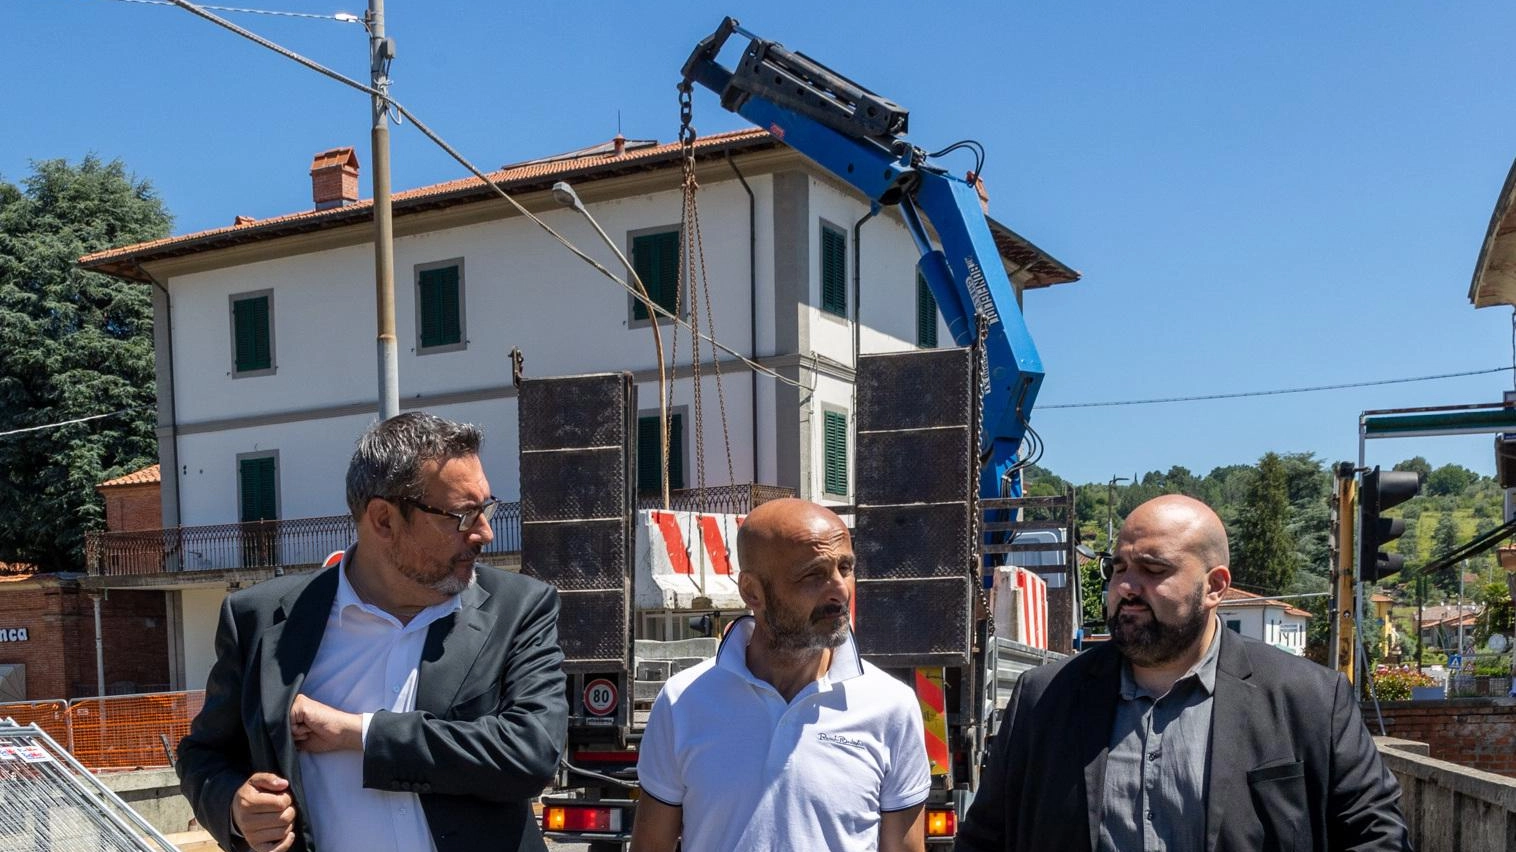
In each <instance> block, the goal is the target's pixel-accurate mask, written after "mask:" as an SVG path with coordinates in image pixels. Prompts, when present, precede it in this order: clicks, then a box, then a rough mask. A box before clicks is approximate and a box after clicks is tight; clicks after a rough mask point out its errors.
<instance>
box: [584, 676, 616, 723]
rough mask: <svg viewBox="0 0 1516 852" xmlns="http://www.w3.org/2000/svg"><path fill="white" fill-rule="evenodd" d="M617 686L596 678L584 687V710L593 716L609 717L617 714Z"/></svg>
mask: <svg viewBox="0 0 1516 852" xmlns="http://www.w3.org/2000/svg"><path fill="white" fill-rule="evenodd" d="M616 703H617V695H616V684H614V683H612V682H611V681H609V680H606V679H605V678H603V677H602V678H596V679H594V680H592V681H590V682H589V683H587V684H585V685H584V710H585V712H586V713H589V714H590V715H592V716H609V715H611V714H612V713H614V712H616Z"/></svg>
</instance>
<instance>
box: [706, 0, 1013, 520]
mask: <svg viewBox="0 0 1516 852" xmlns="http://www.w3.org/2000/svg"><path fill="white" fill-rule="evenodd" d="M734 33H736V34H738V35H741V36H743V37H745V38H748V39H749V40H750V41H751V43H750V44H749V45H748V48H747V50H746V51H744V52H743V55H742V60H741V62H740V63H739V64H738V66H737V68H736V70H730V69H727V68H725V67H723V66H722V65H721V64H720V63H719V62H718V61H717V58H716V57H717V54H719V53H720V52H721V49H722V47H723V46H724V45H725V44H726V41H727V39H728V38H730V37H731V36H732V34H734ZM683 73H684V82H683V83H682V84H681V88H682V89H684V90H686V91H688V89H689V88H690V86H691V84H692V83H699V84H700V85H702V86H704V87H706V88H707V89H710V90H711V91H713V92H715V93H717V94H718V95H720V96H721V105H722V106H723V107H725V108H727V109H728V110H731V111H733V112H736V113H737V114H739V115H741V116H742V117H744V118H746V119H747V120H748V121H751V122H752V123H754V124H756V125H758V126H759V127H762V128H764V129H766V130H768V131H769V132H770V133H772V134H773V135H774V136H775V137H777V138H778V139H780V140H782V141H783V142H784V143H785V144H787V145H789V146H790V147H792V148H794V149H795V150H797V151H799V152H800V153H802V154H804V155H805V156H807V157H809V158H810V159H811V160H813V161H815V162H816V164H817V165H819V166H821V167H822V168H824V169H826V170H827V171H829V172H831V173H832V174H834V175H836V176H837V177H838V178H839V179H841V180H844V181H846V182H847V183H849V184H851V185H852V186H853V187H854V188H856V189H857V190H858V191H859V192H862V193H863V194H864V195H865V196H867V197H868V198H869V199H870V200H871V202H872V203H873V206H874V209H876V210H878V209H879V208H881V207H884V206H890V205H894V206H898V207H899V209H900V214H901V216H902V218H904V220H905V224H906V227H907V229H909V231H910V232H911V236H912V238H913V239H914V240H915V241H916V246H917V248H918V249H919V250H920V251H921V260H920V261H919V263H918V264H917V268H918V269H919V270H920V271H921V274H922V276H923V277H924V278H925V279H926V281H927V284H928V286H930V287H931V289H932V294H933V295H934V296H935V297H936V299H937V306H938V308H939V309H940V310H941V311H942V316H943V319H944V320H946V322H947V327H948V330H949V332H950V333H951V334H952V336H953V340H954V341H955V342H956V343H958V344H959V345H960V346H966V345H969V344H970V343H972V342H973V340H974V335H975V332H976V318H978V317H982V318H983V319H984V321H985V324H986V338H985V342H984V347H985V359H986V362H987V364H986V366H987V369H986V371H985V376H986V387H985V388H984V389H983V390H984V432H983V436H982V440H981V445H980V446H981V462H982V465H983V466H982V468H981V471H980V479H979V493H980V495H981V496H984V497H1002V496H1019V494H1020V490H1021V489H1020V478H1019V477H1015V476H1011V474H1012V472H1013V471H1014V469H1015V465H1016V461H1017V457H1018V453H1019V452H1020V448H1021V443H1022V440H1023V438H1025V436H1026V434H1027V429H1028V420H1029V418H1030V416H1031V412H1032V406H1033V405H1034V404H1035V403H1036V400H1037V391H1038V389H1039V388H1040V387H1041V385H1042V376H1043V372H1042V361H1041V359H1040V358H1039V357H1038V356H1037V347H1036V345H1035V344H1033V342H1032V338H1031V335H1030V334H1028V333H1027V328H1026V322H1025V320H1024V319H1023V317H1022V315H1021V308H1020V306H1019V305H1018V304H1017V302H1016V291H1015V288H1014V287H1013V286H1012V284H1011V280H1010V277H1009V276H1008V275H1007V274H1006V272H1005V267H1004V264H1002V263H1001V260H1000V255H999V252H998V251H997V250H996V248H995V241H994V238H993V237H992V236H991V234H990V228H989V223H988V221H987V220H986V218H985V215H984V212H983V210H982V209H981V207H980V199H979V195H978V192H977V191H976V189H975V187H974V186H973V185H971V184H970V183H969V182H968V181H967V180H965V179H962V178H958V177H954V176H953V175H952V174H950V173H949V172H948V170H947V169H945V168H943V167H942V166H940V165H937V164H936V163H934V162H933V161H932V158H931V157H930V156H928V155H927V153H926V152H925V151H924V150H923V149H921V148H918V147H916V146H915V145H913V144H911V142H910V141H909V140H907V139H906V137H905V133H906V130H907V125H908V123H909V113H908V112H907V111H906V110H905V109H903V108H901V107H900V106H899V105H897V104H895V103H893V102H891V101H889V100H888V99H886V98H882V97H880V96H878V95H876V94H874V93H873V92H870V91H868V90H867V89H865V88H863V87H861V86H859V85H858V84H856V83H854V82H853V81H851V80H849V79H847V78H846V77H843V76H842V75H840V74H837V73H836V72H834V71H832V70H830V69H828V68H827V67H826V66H824V65H822V64H820V63H818V62H816V61H815V60H812V59H810V58H809V57H806V56H805V55H803V54H799V53H794V52H792V51H789V50H786V49H785V48H784V47H783V46H781V45H779V44H777V43H775V42H772V41H766V40H764V39H761V38H758V37H757V36H755V35H753V34H752V33H750V32H748V31H746V30H744V29H742V28H741V27H740V26H739V25H738V23H737V21H736V20H734V19H732V18H726V19H725V20H723V21H722V22H721V26H720V27H718V28H717V29H716V31H715V32H714V33H712V34H711V35H710V36H709V37H708V38H706V39H704V40H703V41H701V42H700V44H698V45H696V47H695V50H694V52H693V53H691V54H690V58H689V60H688V61H686V62H685V64H684V72H683ZM928 222H929V223H930V224H931V226H932V228H933V229H934V230H935V231H936V235H937V239H938V242H939V243H940V244H941V246H942V248H941V249H940V250H939V249H936V248H934V247H933V245H932V241H931V237H930V234H929V233H928V231H927V223H928Z"/></svg>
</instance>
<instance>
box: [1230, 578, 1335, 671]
mask: <svg viewBox="0 0 1516 852" xmlns="http://www.w3.org/2000/svg"><path fill="white" fill-rule="evenodd" d="M1216 613H1217V615H1219V616H1220V618H1221V623H1222V624H1223V625H1224V626H1226V627H1227V628H1229V629H1231V630H1235V631H1237V632H1238V633H1241V634H1242V635H1243V636H1250V637H1252V638H1254V639H1258V640H1260V641H1263V642H1267V643H1269V644H1270V645H1273V646H1275V647H1277V648H1281V649H1284V650H1287V651H1289V652H1290V653H1292V654H1295V655H1296V656H1305V637H1306V628H1307V626H1308V625H1309V623H1310V620H1311V614H1310V613H1309V612H1306V611H1305V610H1303V609H1299V608H1296V607H1293V606H1290V605H1289V604H1287V603H1285V602H1283V601H1276V600H1272V599H1270V598H1265V597H1263V596H1261V595H1255V594H1253V593H1252V592H1244V591H1243V590H1241V589H1238V588H1229V589H1227V591H1226V597H1224V598H1223V599H1222V601H1221V605H1220V606H1218V607H1217V608H1216Z"/></svg>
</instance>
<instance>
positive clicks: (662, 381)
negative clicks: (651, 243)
mask: <svg viewBox="0 0 1516 852" xmlns="http://www.w3.org/2000/svg"><path fill="white" fill-rule="evenodd" d="M553 200H555V201H557V202H558V203H559V204H561V205H563V206H564V207H571V208H573V209H574V210H577V211H578V212H579V215H581V216H583V217H584V218H585V220H586V221H588V222H589V223H590V226H591V227H593V228H594V229H595V233H597V234H599V235H600V239H601V240H602V241H604V243H605V244H606V245H607V246H609V247H610V249H611V251H613V252H615V254H616V259H617V260H619V261H621V265H622V266H624V267H626V274H627V278H628V279H629V280H630V281H631V283H632V285H633V286H635V287H636V288H637V295H638V297H639V298H641V299H642V301H643V304H644V305H645V306H646V307H647V317H648V320H649V324H650V325H652V327H653V348H654V349H657V350H658V459H659V468H658V483H659V487H660V488H661V489H662V492H663V508H665V509H667V508H669V477H668V463H667V459H668V452H669V411H668V404H669V402H668V399H669V397H668V376H667V374H666V373H665V371H664V367H663V333H662V332H661V331H659V329H658V311H657V310H655V308H654V302H653V300H652V298H651V297H649V296H648V293H647V287H646V286H644V285H643V283H642V276H640V275H638V274H637V270H636V269H634V268H633V267H632V262H631V261H629V260H627V259H626V255H625V254H623V253H622V252H621V248H620V247H619V246H617V245H616V243H615V241H614V240H612V239H611V238H610V235H609V234H607V233H606V232H605V229H604V228H602V227H600V223H599V222H597V221H595V217H594V216H591V215H590V211H589V210H587V209H586V208H585V206H584V202H583V201H581V200H580V198H579V193H577V192H575V191H574V188H573V187H572V186H570V185H569V184H568V182H566V181H561V180H560V181H558V182H557V183H555V184H553Z"/></svg>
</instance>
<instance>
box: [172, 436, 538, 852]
mask: <svg viewBox="0 0 1516 852" xmlns="http://www.w3.org/2000/svg"><path fill="white" fill-rule="evenodd" d="M480 440H481V436H480V433H479V431H478V430H477V429H475V428H474V427H472V426H467V425H460V424H456V423H451V422H448V421H446V420H442V419H441V418H438V417H434V416H431V415H427V414H421V413H409V414H402V415H400V416H398V417H394V418H391V419H389V420H387V421H384V422H383V423H380V424H378V425H376V426H375V427H373V428H372V429H370V430H369V431H368V432H367V433H366V434H364V436H363V437H362V438H360V439H359V441H358V448H357V451H356V452H355V453H354V455H353V459H352V461H351V463H350V464H349V467H348V473H347V500H348V506H349V508H350V509H351V511H352V513H353V517H354V519H355V520H356V522H357V529H358V541H357V544H356V545H354V546H353V548H351V549H350V550H348V551H347V553H346V555H345V556H344V557H343V559H342V563H341V564H340V565H338V566H336V567H334V568H329V569H326V570H324V571H321V572H319V573H316V574H305V575H301V576H289V577H283V578H278V579H274V580H270V581H268V582H265V583H260V584H258V585H256V586H254V587H252V588H250V589H246V590H244V591H241V592H237V593H235V594H233V595H231V596H230V597H228V598H227V600H226V602H225V604H224V605H223V606H222V608H221V622H220V625H219V627H218V629H217V633H216V654H217V659H216V663H215V665H214V666H213V668H212V669H211V673H210V678H209V682H208V684H207V685H206V693H205V706H204V709H202V710H201V712H200V714H199V715H198V716H197V717H196V718H195V721H194V725H193V727H192V728H191V730H190V734H189V736H187V737H185V738H184V740H183V741H182V742H181V743H180V744H179V762H178V765H177V768H178V771H179V777H180V779H181V782H182V789H183V792H184V795H185V797H186V798H188V799H189V801H190V804H191V806H192V807H193V808H194V811H195V816H196V817H197V818H198V819H199V820H200V823H201V825H203V826H205V828H206V829H207V830H208V831H210V833H211V834H212V836H214V837H215V838H216V841H217V842H218V843H220V844H221V846H222V848H223V849H228V850H247V849H252V850H256V852H285V850H289V849H295V850H305V849H318V848H319V849H320V850H321V852H348V850H352V852H387V850H393V852H413V850H418V849H419V850H422V852H425V850H427V849H435V850H438V852H465V851H466V852H475V850H511V852H515V850H545V849H546V846H545V844H544V843H543V840H542V836H541V833H540V831H539V830H538V828H537V826H536V823H535V821H534V819H533V817H532V811H531V807H530V800H531V799H532V798H533V797H535V796H536V795H537V794H538V793H539V792H541V790H542V788H543V786H544V785H545V784H546V783H547V782H548V781H549V780H550V779H551V777H552V775H553V773H554V771H555V769H556V767H557V762H558V758H559V754H560V752H561V750H562V748H563V742H564V737H565V733H566V727H567V714H568V708H567V704H566V700H565V694H564V676H563V672H562V659H563V655H562V652H561V651H560V650H559V647H558V636H557V621H558V598H557V593H556V592H555V591H554V590H553V589H552V587H550V586H547V585H544V584H542V583H540V582H537V581H535V580H532V579H529V578H526V577H522V576H520V575H518V574H511V573H508V572H505V571H501V570H499V569H495V568H491V567H489V566H486V565H482V564H475V560H476V558H477V557H478V556H479V553H480V552H481V550H482V549H483V547H484V545H485V544H487V543H489V541H490V540H491V539H492V538H493V534H492V533H491V531H490V526H489V519H490V517H491V516H493V515H494V513H495V509H496V508H497V507H498V505H499V501H497V500H495V499H494V498H493V497H492V496H490V489H489V483H488V481H487V480H486V479H485V476H484V470H483V467H482V466H481V465H480V462H479V444H480Z"/></svg>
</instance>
